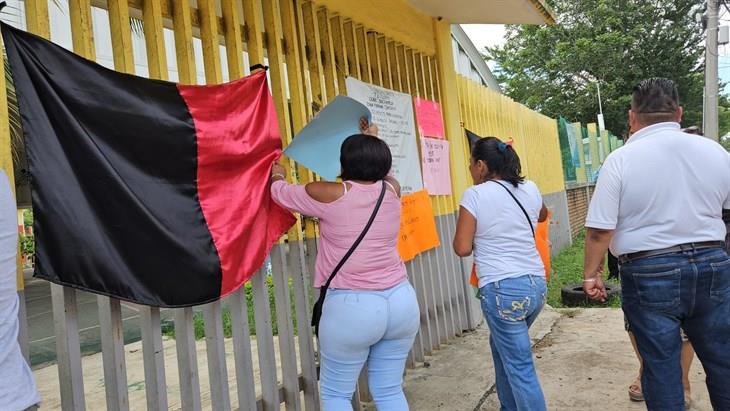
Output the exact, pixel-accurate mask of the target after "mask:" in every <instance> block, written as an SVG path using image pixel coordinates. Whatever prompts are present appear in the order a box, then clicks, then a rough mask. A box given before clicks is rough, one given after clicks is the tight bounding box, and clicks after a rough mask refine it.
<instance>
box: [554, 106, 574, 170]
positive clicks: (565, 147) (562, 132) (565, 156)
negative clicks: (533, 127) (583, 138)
mask: <svg viewBox="0 0 730 411" xmlns="http://www.w3.org/2000/svg"><path fill="white" fill-rule="evenodd" d="M569 125H570V124H569V123H568V122H567V121H566V120H565V119H564V118H562V117H560V118H559V119H558V138H559V140H560V157H561V159H562V161H563V176H564V177H565V181H568V182H571V181H576V175H575V164H574V161H573V156H574V154H577V152H576V151H575V138H571V136H570V134H571V133H570V131H569V129H572V128H573V127H572V126H569Z"/></svg>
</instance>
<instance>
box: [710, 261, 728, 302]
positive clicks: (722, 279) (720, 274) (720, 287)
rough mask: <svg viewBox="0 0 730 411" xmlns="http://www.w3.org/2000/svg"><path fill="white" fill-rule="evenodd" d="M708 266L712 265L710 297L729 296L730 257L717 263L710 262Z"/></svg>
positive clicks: (720, 298) (723, 297) (717, 298)
mask: <svg viewBox="0 0 730 411" xmlns="http://www.w3.org/2000/svg"><path fill="white" fill-rule="evenodd" d="M710 267H712V285H711V286H710V297H712V298H713V299H715V300H724V299H725V298H728V297H730V258H728V259H726V260H725V261H721V262H719V263H710Z"/></svg>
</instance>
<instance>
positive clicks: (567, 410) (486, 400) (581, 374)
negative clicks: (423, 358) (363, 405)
mask: <svg viewBox="0 0 730 411" xmlns="http://www.w3.org/2000/svg"><path fill="white" fill-rule="evenodd" d="M533 328H534V330H533V334H535V335H533V341H534V342H536V343H537V344H536V346H535V349H534V352H535V361H536V364H537V369H538V374H539V378H540V382H541V384H542V387H543V390H544V392H545V397H546V401H547V405H548V409H549V410H551V411H553V410H554V411H624V410H626V411H634V410H636V411H640V410H645V409H646V407H645V405H644V403H636V402H631V401H630V400H629V397H628V394H627V389H628V385H629V384H630V383H631V381H632V380H633V378H634V377H635V376H636V373H637V371H638V364H637V360H636V357H635V356H634V354H633V351H632V349H631V345H630V343H629V340H628V337H627V335H626V333H625V332H624V330H623V317H622V312H621V310H618V309H611V308H596V309H576V310H569V311H561V312H560V314H559V315H558V314H555V313H554V312H553V311H551V310H547V311H546V312H544V313H543V314H541V317H540V318H539V320H538V321H537V322H536V324H535V326H534V327H533ZM546 328H547V329H548V330H549V332H548V333H545V329H546ZM488 338H489V332H488V331H487V330H486V329H485V328H483V327H480V328H478V329H477V330H476V331H475V332H473V333H471V334H470V335H468V336H466V337H465V338H463V339H460V340H457V341H456V342H455V343H454V344H453V345H450V346H448V347H446V348H445V349H443V350H441V351H440V352H438V354H437V355H435V356H434V357H432V358H431V361H430V364H431V366H430V367H428V368H423V369H417V370H414V371H409V373H408V376H407V378H406V395H407V396H408V398H409V402H410V404H411V409H412V410H418V411H421V410H455V411H456V410H465V411H472V410H474V411H492V410H499V400H498V398H497V394H496V393H495V392H494V389H493V385H494V372H493V370H492V362H491V357H490V354H489V345H488V341H489V340H488ZM704 379H705V376H704V372H703V370H702V366H701V364H700V363H699V361H698V360H697V359H695V362H694V365H693V367H692V371H691V374H690V380H691V383H692V399H693V405H692V408H691V410H692V411H711V410H712V407H711V406H710V401H709V396H708V394H707V389H706V388H705V384H704Z"/></svg>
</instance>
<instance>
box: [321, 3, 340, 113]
mask: <svg viewBox="0 0 730 411" xmlns="http://www.w3.org/2000/svg"><path fill="white" fill-rule="evenodd" d="M317 25H318V26H319V41H320V45H321V47H322V58H323V62H322V68H323V70H324V88H325V92H326V93H327V100H328V101H329V100H331V99H333V98H335V96H336V95H337V91H338V89H337V81H336V78H337V72H336V70H337V68H336V67H335V58H334V54H335V51H334V45H333V44H332V28H331V27H330V15H329V11H328V10H327V9H326V8H324V7H322V8H320V9H319V10H318V11H317Z"/></svg>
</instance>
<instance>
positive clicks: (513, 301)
mask: <svg viewBox="0 0 730 411" xmlns="http://www.w3.org/2000/svg"><path fill="white" fill-rule="evenodd" d="M495 298H496V299H497V311H499V318H501V319H503V320H507V321H515V322H517V321H524V320H525V319H526V318H527V314H528V313H529V312H530V306H531V304H532V300H531V298H530V297H527V296H525V297H522V298H513V297H507V296H505V295H500V294H497V295H496V296H495Z"/></svg>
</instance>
